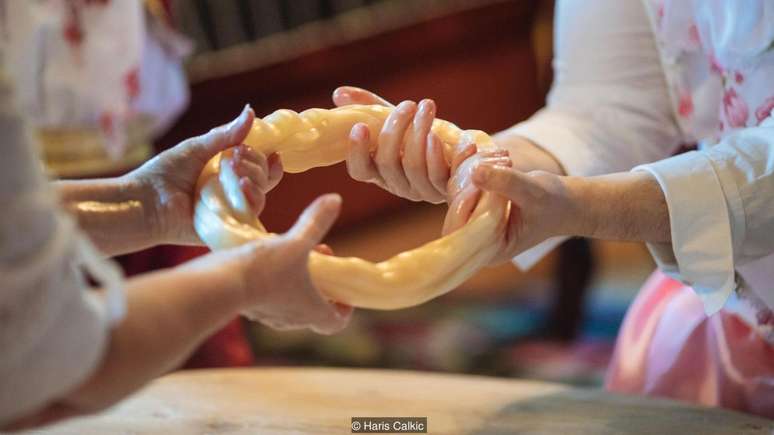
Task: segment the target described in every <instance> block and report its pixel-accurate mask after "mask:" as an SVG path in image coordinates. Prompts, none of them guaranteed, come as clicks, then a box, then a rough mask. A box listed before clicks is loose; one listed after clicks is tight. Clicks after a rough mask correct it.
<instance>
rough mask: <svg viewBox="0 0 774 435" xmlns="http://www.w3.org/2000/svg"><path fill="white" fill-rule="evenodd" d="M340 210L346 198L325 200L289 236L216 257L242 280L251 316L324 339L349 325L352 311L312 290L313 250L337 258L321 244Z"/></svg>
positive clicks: (315, 204)
mask: <svg viewBox="0 0 774 435" xmlns="http://www.w3.org/2000/svg"><path fill="white" fill-rule="evenodd" d="M340 207H341V197H339V196H338V195H324V196H322V197H320V198H318V199H317V200H315V201H314V202H313V203H312V204H311V205H310V206H309V207H307V208H306V210H304V212H303V213H302V214H301V217H300V218H299V219H298V221H297V222H296V224H295V225H294V226H293V227H292V228H291V229H290V230H289V231H288V232H287V233H285V234H281V235H277V236H274V237H272V238H269V239H263V240H260V241H256V242H254V243H248V244H246V245H242V246H239V247H237V248H233V249H230V250H226V251H220V252H218V253H216V254H221V255H222V257H223V258H225V261H226V264H228V265H229V268H230V269H231V273H235V274H237V276H239V277H240V278H241V281H242V286H243V288H244V293H245V309H244V311H243V314H244V315H245V316H247V317H248V318H250V319H251V320H255V321H258V322H261V323H262V324H264V325H266V326H269V327H271V328H274V329H278V330H293V329H305V328H308V329H311V330H312V331H314V332H317V333H319V334H333V333H335V332H338V331H340V330H341V329H343V328H344V327H345V326H346V325H347V323H348V322H349V319H350V317H351V315H352V307H350V306H347V305H342V304H338V303H335V302H330V301H328V300H327V299H326V298H325V297H324V296H323V295H322V294H320V292H319V291H318V290H317V289H316V288H315V287H314V284H312V280H311V277H310V275H309V270H308V262H309V252H310V251H311V250H312V249H316V250H317V251H318V252H321V253H323V254H330V253H331V251H330V248H328V247H326V246H325V245H322V246H317V244H318V243H320V241H321V240H322V239H323V237H324V236H325V234H326V233H327V232H328V230H329V229H330V228H331V226H333V223H334V221H335V220H336V217H337V216H338V213H339V209H340ZM316 246H317V247H316Z"/></svg>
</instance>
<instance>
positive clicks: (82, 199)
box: [54, 177, 158, 256]
mask: <svg viewBox="0 0 774 435" xmlns="http://www.w3.org/2000/svg"><path fill="white" fill-rule="evenodd" d="M54 185H55V187H56V189H57V191H58V193H59V196H60V198H61V201H62V204H63V206H64V208H65V209H66V210H68V211H69V212H70V213H71V214H72V215H73V216H74V217H75V218H76V220H77V221H78V224H79V226H80V227H81V228H82V229H83V230H84V231H85V232H86V233H87V234H88V235H89V237H90V238H91V240H92V241H93V242H94V243H95V244H96V245H97V247H98V248H99V249H100V250H101V251H102V252H104V253H105V254H106V255H111V256H112V255H119V254H125V253H128V252H134V251H138V250H141V249H145V248H148V247H151V246H153V245H155V244H156V243H157V242H156V240H157V238H158V235H157V234H156V233H157V228H156V225H155V222H156V216H155V214H154V213H155V210H154V208H153V207H152V206H151V205H150V204H151V203H152V201H151V193H150V192H149V190H148V189H147V188H146V187H144V186H143V185H141V184H140V183H138V182H136V181H133V180H132V179H130V178H129V177H119V178H106V179H92V180H75V181H70V180H68V181H57V182H55V183H54Z"/></svg>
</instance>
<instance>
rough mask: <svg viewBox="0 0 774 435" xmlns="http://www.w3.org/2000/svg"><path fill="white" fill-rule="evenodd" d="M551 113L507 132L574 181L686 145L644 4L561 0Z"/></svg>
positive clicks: (626, 0) (622, 168)
mask: <svg viewBox="0 0 774 435" xmlns="http://www.w3.org/2000/svg"><path fill="white" fill-rule="evenodd" d="M555 28H556V36H555V46H554V52H555V54H554V61H553V66H554V83H553V86H552V88H551V92H550V94H549V96H548V101H547V104H546V107H545V108H544V109H542V110H540V111H539V112H537V113H536V114H535V115H533V116H532V117H531V118H530V119H529V120H527V121H525V122H522V123H520V124H517V125H516V126H514V127H512V128H511V129H510V130H508V131H507V134H516V135H519V136H522V137H525V138H527V139H529V140H531V141H533V142H535V143H536V144H537V145H539V146H541V147H543V148H544V149H546V150H547V151H549V152H550V153H551V154H553V155H554V156H555V157H556V158H557V160H559V162H560V163H561V164H562V166H563V167H564V168H565V170H566V171H567V173H568V175H598V174H604V173H610V172H618V171H626V170H629V169H631V168H632V167H633V166H635V165H638V164H641V163H646V162H652V161H655V160H659V159H663V158H665V157H667V156H669V155H670V154H671V153H672V152H673V151H674V150H675V149H676V148H677V146H678V145H679V144H680V142H681V133H680V130H679V127H678V126H677V122H676V120H675V117H674V112H673V108H672V104H671V99H670V95H669V92H668V86H667V83H666V77H665V75H664V71H663V69H662V66H661V60H660V56H659V52H658V48H657V46H656V41H655V36H654V34H653V31H652V29H651V26H650V21H649V19H648V16H647V13H646V10H645V6H644V5H643V3H642V2H641V1H639V0H623V1H622V0H590V1H577V0H559V1H558V2H557V7H556V16H555Z"/></svg>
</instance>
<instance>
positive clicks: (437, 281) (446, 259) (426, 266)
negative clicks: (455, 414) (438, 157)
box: [194, 105, 508, 309]
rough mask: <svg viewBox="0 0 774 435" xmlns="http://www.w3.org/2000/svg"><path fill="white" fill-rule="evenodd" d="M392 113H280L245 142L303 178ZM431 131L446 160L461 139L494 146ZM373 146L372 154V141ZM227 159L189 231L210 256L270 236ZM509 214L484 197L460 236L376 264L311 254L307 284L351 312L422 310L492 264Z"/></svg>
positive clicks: (202, 190)
mask: <svg viewBox="0 0 774 435" xmlns="http://www.w3.org/2000/svg"><path fill="white" fill-rule="evenodd" d="M391 111H392V109H391V108H388V107H385V106H376V105H374V106H361V105H351V106H343V107H339V108H336V109H331V110H326V109H309V110H306V111H303V112H301V113H296V112H294V111H292V110H278V111H276V112H274V113H272V114H270V115H268V116H266V117H265V118H263V119H256V120H255V122H254V124H253V127H252V130H251V131H250V134H249V135H248V137H247V139H246V140H245V142H246V143H247V145H249V146H251V147H253V148H254V149H255V150H256V151H260V152H263V153H266V154H270V153H274V152H276V153H278V154H279V155H280V158H281V160H282V163H283V166H284V168H285V171H286V172H291V173H296V172H303V171H306V170H307V169H311V168H315V167H321V166H328V165H333V164H336V163H339V162H341V161H343V160H344V159H345V158H346V154H347V151H348V141H347V140H348V137H349V132H350V130H351V129H352V127H353V126H354V125H355V124H356V123H359V122H362V123H365V124H367V125H368V127H369V129H370V130H371V131H379V130H381V128H382V125H383V124H384V122H385V120H386V118H387V116H388V115H389V114H390V112H391ZM432 129H433V131H434V132H435V133H436V134H437V135H438V136H439V137H440V139H441V140H442V141H443V142H444V144H445V146H444V149H445V153H446V154H447V157H450V156H451V154H452V153H453V152H454V148H455V146H456V145H457V144H458V143H459V142H460V141H462V140H465V141H468V142H469V143H475V144H476V145H477V146H478V147H479V149H486V148H489V147H493V146H494V145H493V144H492V140H491V138H490V137H489V136H488V135H487V134H486V133H484V132H482V131H478V130H461V129H460V128H458V127H457V126H456V125H454V124H452V123H450V122H447V121H443V120H435V121H434V123H433V126H432ZM372 142H373V143H372V144H371V146H372V147H375V146H376V142H375V139H372ZM231 156H232V151H230V150H229V151H225V152H223V153H220V154H218V155H217V156H215V157H214V158H213V159H212V160H210V162H208V163H207V165H206V167H205V169H204V170H203V171H202V174H201V175H200V177H199V181H198V183H197V192H198V200H197V204H196V207H195V210H194V227H195V229H196V231H197V233H198V234H199V237H201V239H202V240H203V241H204V242H205V243H206V244H207V245H208V246H209V247H210V248H212V249H224V248H229V247H233V246H237V245H240V244H243V243H247V242H249V241H251V240H255V239H260V238H265V237H273V235H272V234H271V233H267V232H266V230H265V228H264V227H263V225H262V224H261V223H260V221H259V220H258V218H257V217H256V216H255V213H254V212H253V211H252V210H251V209H250V206H249V204H248V203H247V200H246V198H245V197H244V195H243V194H242V192H241V190H240V188H239V183H238V177H237V176H236V174H234V172H233V169H232V168H231V165H229V164H228V162H229V160H230V159H231ZM507 208H508V203H507V202H506V201H504V200H503V199H501V198H498V197H495V196H492V195H489V194H487V193H485V194H484V195H483V196H482V199H481V201H480V202H479V204H478V206H477V207H476V210H475V212H474V213H473V217H472V219H471V220H470V221H469V222H468V223H467V224H466V225H465V226H464V227H462V228H461V229H459V230H457V231H455V232H454V233H452V234H449V235H447V236H445V237H442V238H440V239H437V240H435V241H432V242H429V243H427V244H425V245H423V246H420V247H418V248H415V249H413V250H410V251H406V252H403V253H401V254H398V255H396V256H394V257H392V258H389V259H387V260H384V261H382V262H379V263H372V262H369V261H366V260H362V259H360V258H354V257H351V258H343V257H334V256H328V255H322V254H318V253H316V252H312V253H311V255H310V258H309V271H310V274H311V277H312V281H313V282H314V284H315V286H317V288H318V289H320V291H322V292H323V293H324V294H325V295H327V296H328V297H330V298H331V299H333V300H336V301H338V302H342V303H346V304H349V305H353V306H356V307H361V308H373V309H398V308H405V307H410V306H414V305H418V304H421V303H423V302H425V301H427V300H430V299H432V298H435V297H437V296H439V295H442V294H444V293H446V292H448V291H450V290H453V289H454V288H455V287H457V286H459V285H460V284H462V282H464V281H465V280H466V279H467V278H469V277H470V276H471V275H473V274H474V273H475V272H476V271H478V270H479V269H480V268H481V267H483V266H485V265H486V264H487V263H488V262H489V261H490V260H491V259H492V258H493V256H494V255H495V253H496V252H497V250H498V248H499V244H500V240H501V232H502V231H503V229H504V223H505V216H506V212H507Z"/></svg>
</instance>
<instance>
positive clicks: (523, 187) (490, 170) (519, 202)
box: [461, 163, 583, 264]
mask: <svg viewBox="0 0 774 435" xmlns="http://www.w3.org/2000/svg"><path fill="white" fill-rule="evenodd" d="M472 180H473V183H474V185H475V187H476V188H478V189H482V190H485V191H487V192H491V193H493V194H496V195H500V196H503V197H505V198H506V199H509V200H510V201H511V211H510V215H509V216H508V224H507V227H506V231H505V235H504V237H505V240H503V244H502V246H503V248H502V249H501V251H500V253H499V254H498V255H497V256H496V258H495V259H494V261H493V262H492V263H493V264H498V263H501V262H505V261H509V260H510V259H511V258H513V257H514V256H516V255H518V254H520V253H521V252H523V251H525V250H527V249H529V248H531V247H533V246H535V245H537V244H538V243H540V242H542V241H544V240H546V239H548V238H551V237H554V236H563V235H575V234H580V232H579V231H578V229H577V228H576V226H577V223H578V222H579V221H580V220H581V216H582V214H583V213H582V210H581V208H582V207H583V206H582V205H581V204H582V201H578V200H577V199H576V198H577V197H578V195H575V194H574V193H572V192H573V189H572V188H570V187H569V186H570V185H568V183H567V182H568V180H569V177H562V176H559V175H555V174H552V173H549V172H544V171H532V172H521V171H518V170H515V169H512V168H509V167H507V165H502V164H490V163H484V164H482V165H479V166H478V167H477V168H475V170H474V171H473V174H472ZM471 210H472V209H471ZM464 215H465V213H461V217H464ZM469 215H470V213H467V216H469Z"/></svg>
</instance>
